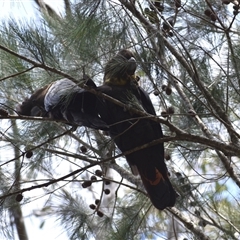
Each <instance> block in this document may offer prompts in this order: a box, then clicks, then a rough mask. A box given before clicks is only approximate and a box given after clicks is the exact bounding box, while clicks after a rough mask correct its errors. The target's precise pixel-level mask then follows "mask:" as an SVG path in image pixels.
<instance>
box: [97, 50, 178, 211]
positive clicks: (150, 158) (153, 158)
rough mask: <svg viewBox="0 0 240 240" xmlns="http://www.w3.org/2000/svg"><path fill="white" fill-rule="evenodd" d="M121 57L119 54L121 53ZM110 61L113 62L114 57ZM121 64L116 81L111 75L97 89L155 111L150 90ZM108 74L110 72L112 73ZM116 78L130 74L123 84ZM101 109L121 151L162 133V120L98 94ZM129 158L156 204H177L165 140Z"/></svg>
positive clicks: (116, 70) (163, 206)
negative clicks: (168, 166)
mask: <svg viewBox="0 0 240 240" xmlns="http://www.w3.org/2000/svg"><path fill="white" fill-rule="evenodd" d="M118 55H119V54H118ZM118 55H117V56H118ZM118 59H120V58H119V57H118ZM125 59H127V57H125ZM124 61H127V60H124ZM109 62H110V63H111V62H114V60H110V61H109ZM108 64H109V63H108ZM120 66H124V69H125V70H126V69H127V67H126V65H124V64H121V65H120ZM120 66H119V69H118V68H116V69H115V72H114V79H113V81H111V78H110V79H108V80H107V81H105V84H104V85H103V86H100V87H99V88H97V89H98V91H100V92H102V93H105V94H107V95H109V96H111V97H113V98H115V99H117V100H119V101H121V102H122V103H124V104H127V105H130V106H131V107H133V108H135V109H138V110H142V111H146V112H147V113H149V114H152V115H156V113H155V110H154V107H153V105H152V102H151V100H150V98H149V96H148V94H147V93H146V92H145V91H144V90H143V89H142V88H141V87H139V86H138V85H137V82H136V78H135V77H134V76H132V75H133V74H132V72H131V75H129V74H128V73H127V72H124V74H123V71H124V70H123V69H120ZM105 75H108V76H111V73H107V74H105ZM116 78H117V79H122V78H127V81H125V84H122V82H124V81H119V82H121V84H117V82H116V81H115V79H116ZM105 80H106V78H105ZM98 111H99V114H100V116H101V119H102V120H103V121H104V122H106V123H107V124H108V125H109V132H110V136H111V137H112V139H113V140H114V141H115V143H116V145H117V146H118V148H119V149H120V150H121V151H122V152H126V151H128V150H131V149H134V148H136V147H140V146H142V145H144V144H147V143H150V142H152V141H153V140H157V139H159V138H162V137H163V133H162V129H161V126H160V124H159V123H157V122H154V121H152V120H150V119H147V118H143V117H141V116H139V115H137V114H135V113H132V112H130V111H126V110H125V109H123V108H122V107H120V106H118V105H116V104H114V103H113V102H111V101H109V100H104V99H101V98H99V101H98ZM126 159H127V161H128V163H129V165H130V167H131V169H132V170H133V173H135V174H136V169H137V171H138V173H139V174H140V176H141V179H142V181H143V184H144V186H145V188H146V190H147V192H148V195H149V197H150V199H151V201H152V203H153V205H154V206H155V207H156V208H158V209H160V210H162V209H164V208H166V207H172V206H174V204H175V201H176V197H177V194H176V192H175V190H174V189H173V187H172V185H171V183H170V181H169V178H168V170H167V167H166V164H165V161H164V146H163V143H159V144H157V145H154V146H151V147H148V148H144V149H140V150H138V151H135V152H133V153H131V154H128V155H126Z"/></svg>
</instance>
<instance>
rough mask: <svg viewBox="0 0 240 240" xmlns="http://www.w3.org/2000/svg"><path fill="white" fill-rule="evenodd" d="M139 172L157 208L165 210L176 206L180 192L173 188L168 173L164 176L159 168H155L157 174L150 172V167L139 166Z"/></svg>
mask: <svg viewBox="0 0 240 240" xmlns="http://www.w3.org/2000/svg"><path fill="white" fill-rule="evenodd" d="M138 172H139V174H140V176H141V179H142V182H143V184H144V187H145V189H146V190H147V193H148V195H149V198H150V200H151V202H152V204H153V205H154V206H155V207H156V208H157V209H159V210H163V209H164V208H166V207H173V206H174V204H175V202H176V198H177V196H178V194H177V193H176V192H175V190H174V189H173V187H172V184H171V182H170V180H169V178H168V176H167V174H164V175H165V176H163V174H162V173H161V172H160V171H159V170H158V169H157V168H155V174H153V173H152V172H149V171H148V168H145V169H142V168H140V167H138Z"/></svg>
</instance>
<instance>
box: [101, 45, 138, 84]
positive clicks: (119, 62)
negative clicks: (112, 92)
mask: <svg viewBox="0 0 240 240" xmlns="http://www.w3.org/2000/svg"><path fill="white" fill-rule="evenodd" d="M136 68H137V63H136V60H135V57H134V55H133V53H132V52H131V51H129V50H127V49H123V50H121V51H119V52H118V53H117V55H116V56H114V57H113V58H112V59H110V60H109V61H108V63H107V64H106V67H105V72H104V82H105V83H112V84H115V85H125V84H126V83H127V82H128V81H131V80H133V79H134V78H135V77H134V73H135V71H136Z"/></svg>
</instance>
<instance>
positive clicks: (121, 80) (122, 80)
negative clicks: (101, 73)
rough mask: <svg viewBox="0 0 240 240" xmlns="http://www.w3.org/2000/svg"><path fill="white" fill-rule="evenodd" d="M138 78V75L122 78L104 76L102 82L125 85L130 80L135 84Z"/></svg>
mask: <svg viewBox="0 0 240 240" xmlns="http://www.w3.org/2000/svg"><path fill="white" fill-rule="evenodd" d="M138 79H139V77H138V76H135V75H129V76H127V77H124V78H119V77H112V78H106V79H105V81H104V83H105V84H107V85H117V86H125V85H128V84H129V83H131V82H136V84H137V81H138Z"/></svg>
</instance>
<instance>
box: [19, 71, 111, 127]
mask: <svg viewBox="0 0 240 240" xmlns="http://www.w3.org/2000/svg"><path fill="white" fill-rule="evenodd" d="M83 79H84V83H85V85H86V86H88V87H90V88H96V85H95V83H94V82H93V80H92V79H91V78H89V77H88V76H87V75H84V76H83ZM96 101H97V98H96V96H95V95H94V94H93V93H90V92H89V91H87V90H85V89H83V88H80V87H79V86H78V85H77V84H76V83H74V82H73V81H71V80H70V79H68V78H63V79H60V80H57V81H54V82H52V83H51V84H48V85H46V86H44V87H42V88H40V89H38V90H36V91H35V92H34V93H33V94H32V95H31V96H30V97H29V98H27V99H25V100H24V101H23V102H22V104H21V105H19V106H17V109H16V112H17V113H18V114H19V115H25V116H41V117H47V118H51V119H53V120H58V121H65V122H67V123H68V124H70V125H77V126H86V127H89V128H93V129H96V130H105V131H106V130H108V126H107V124H106V123H105V122H104V121H102V120H101V118H100V117H99V116H98V113H97V111H96V109H95V108H96Z"/></svg>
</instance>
